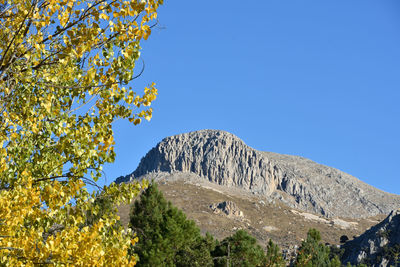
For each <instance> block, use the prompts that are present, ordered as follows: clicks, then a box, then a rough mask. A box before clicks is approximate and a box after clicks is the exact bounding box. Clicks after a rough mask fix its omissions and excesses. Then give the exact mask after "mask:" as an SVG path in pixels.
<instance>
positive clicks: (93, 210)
mask: <svg viewBox="0 0 400 267" xmlns="http://www.w3.org/2000/svg"><path fill="white" fill-rule="evenodd" d="M160 4H162V0H141V1H138V0H127V1H120V0H7V1H5V0H0V265H6V266H20V265H27V266H30V265H41V264H51V265H56V266H58V265H78V266H132V265H134V264H135V263H136V259H135V257H133V256H129V255H128V253H127V251H128V248H129V247H130V246H131V244H134V243H135V242H136V241H137V239H135V238H134V235H133V234H132V233H130V232H128V231H124V229H123V228H122V227H121V226H120V225H119V224H118V217H117V216H116V215H115V213H114V212H113V210H112V209H109V210H106V211H104V210H102V211H101V216H97V219H95V220H91V221H90V222H88V220H87V216H86V215H87V214H88V213H90V214H94V215H96V214H99V213H100V209H101V207H100V206H99V205H97V204H96V203H97V201H95V199H96V194H95V193H89V192H88V191H87V189H86V185H88V184H92V183H94V182H95V181H97V179H98V178H100V177H101V168H102V165H103V164H104V163H106V162H112V161H113V160H114V157H115V153H114V151H113V145H114V140H113V131H112V123H113V121H115V120H116V119H118V118H125V119H128V120H129V121H130V122H132V123H133V124H135V125H136V124H138V123H140V122H141V119H150V118H151V115H152V110H151V108H149V106H150V104H151V102H152V101H153V100H154V99H155V98H156V95H157V90H156V88H155V87H154V85H153V84H152V85H151V86H149V87H148V88H145V89H144V92H143V93H140V94H138V93H137V92H135V91H134V90H133V89H132V88H131V83H130V82H131V81H132V80H133V79H134V78H135V75H136V76H137V75H138V74H136V73H134V68H135V63H136V61H137V60H138V59H139V56H140V41H141V40H143V39H147V38H148V37H149V35H150V32H151V27H152V25H155V21H156V19H157V8H158V7H159V5H160ZM142 186H143V185H141V184H129V185H126V184H125V185H121V186H117V185H115V184H112V185H110V186H108V187H104V188H103V189H102V190H101V195H102V197H107V198H108V199H110V200H111V201H112V203H114V204H118V203H121V202H128V201H130V200H131V199H132V198H133V197H134V196H135V195H136V194H137V193H138V192H139V191H140V189H141V187H142ZM92 217H93V216H92Z"/></svg>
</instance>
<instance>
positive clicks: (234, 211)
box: [210, 201, 243, 217]
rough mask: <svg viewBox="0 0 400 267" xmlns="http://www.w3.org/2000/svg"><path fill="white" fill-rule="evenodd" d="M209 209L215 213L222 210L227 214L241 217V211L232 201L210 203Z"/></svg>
mask: <svg viewBox="0 0 400 267" xmlns="http://www.w3.org/2000/svg"><path fill="white" fill-rule="evenodd" d="M210 209H212V210H213V212H214V213H217V214H218V213H221V212H223V213H225V214H226V215H227V216H235V217H243V211H241V210H239V208H238V206H237V205H236V204H235V203H234V202H232V201H224V202H221V203H216V204H212V205H211V206H210Z"/></svg>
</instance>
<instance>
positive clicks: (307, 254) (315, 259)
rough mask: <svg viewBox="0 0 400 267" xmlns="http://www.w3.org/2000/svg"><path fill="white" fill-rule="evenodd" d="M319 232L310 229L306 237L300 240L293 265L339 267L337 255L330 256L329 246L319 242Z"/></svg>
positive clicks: (302, 266)
mask: <svg viewBox="0 0 400 267" xmlns="http://www.w3.org/2000/svg"><path fill="white" fill-rule="evenodd" d="M320 241H321V234H320V233H319V232H318V230H316V229H310V230H309V231H308V233H307V239H306V240H305V241H303V242H302V244H301V247H300V248H299V252H298V256H297V259H296V263H295V266H298V267H300V266H301V267H314V266H315V267H319V266H327V267H340V266H341V263H340V260H339V259H338V257H337V256H336V257H334V258H332V259H331V258H330V248H329V247H328V246H325V245H324V244H322V243H320Z"/></svg>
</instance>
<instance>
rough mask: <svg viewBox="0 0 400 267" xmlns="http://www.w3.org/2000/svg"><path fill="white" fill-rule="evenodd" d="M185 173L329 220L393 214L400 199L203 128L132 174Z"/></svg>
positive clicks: (152, 155) (167, 142) (155, 152)
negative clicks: (391, 212) (392, 211)
mask: <svg viewBox="0 0 400 267" xmlns="http://www.w3.org/2000/svg"><path fill="white" fill-rule="evenodd" d="M163 173H164V174H165V173H168V174H169V175H168V177H169V179H170V180H171V181H172V180H176V178H175V177H174V176H180V177H181V176H182V175H184V174H190V175H186V176H185V175H184V176H185V177H186V179H191V178H190V177H200V179H203V180H205V181H208V182H210V183H213V184H217V185H221V186H223V187H226V188H232V189H240V190H243V192H247V193H250V194H252V195H255V196H258V197H259V198H260V200H262V201H266V202H272V201H278V202H279V203H281V204H285V205H287V206H289V207H291V208H295V209H298V210H301V211H304V212H309V213H313V214H317V215H322V216H324V217H326V218H336V217H342V218H366V217H369V216H374V215H378V214H388V213H389V212H390V211H391V210H394V209H397V208H398V207H399V206H400V196H399V195H394V194H390V193H386V192H383V191H381V190H379V189H377V188H374V187H372V186H370V185H368V184H366V183H364V182H362V181H360V180H358V179H357V178H355V177H353V176H351V175H349V174H346V173H344V172H342V171H340V170H337V169H334V168H331V167H328V166H324V165H321V164H318V163H315V162H313V161H311V160H309V159H305V158H302V157H299V156H290V155H281V154H277V153H272V152H262V151H258V150H255V149H253V148H251V147H249V146H247V145H246V144H245V143H244V142H243V141H242V140H240V139H239V138H238V137H236V136H235V135H233V134H230V133H227V132H224V131H218V130H201V131H196V132H190V133H186V134H180V135H176V136H171V137H167V138H165V139H163V140H162V141H161V142H160V143H158V144H157V145H156V146H155V147H154V148H153V149H151V150H150V151H149V152H148V153H147V154H146V156H145V157H143V158H142V160H141V162H140V164H139V166H138V167H137V169H136V170H135V171H134V172H133V173H132V174H130V175H127V176H125V177H120V178H118V179H117V182H126V181H129V180H130V179H141V178H151V177H160V175H157V174H163Z"/></svg>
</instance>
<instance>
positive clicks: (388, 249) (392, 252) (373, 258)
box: [342, 209, 400, 267]
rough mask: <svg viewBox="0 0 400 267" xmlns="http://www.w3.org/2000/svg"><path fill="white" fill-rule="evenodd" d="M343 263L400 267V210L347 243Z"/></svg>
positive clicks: (344, 246)
mask: <svg viewBox="0 0 400 267" xmlns="http://www.w3.org/2000/svg"><path fill="white" fill-rule="evenodd" d="M342 248H344V249H345V252H344V254H343V257H342V262H343V263H347V262H350V263H351V264H354V265H356V264H360V263H365V264H367V266H382V267H385V266H400V209H399V210H394V211H392V212H391V213H390V214H389V216H388V217H387V218H386V219H385V220H383V221H382V222H381V223H379V224H377V225H375V226H373V227H371V228H370V229H369V230H367V231H366V232H365V233H364V234H362V235H360V236H359V237H357V238H355V239H353V240H351V241H349V242H347V243H345V244H344V245H343V246H342Z"/></svg>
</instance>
